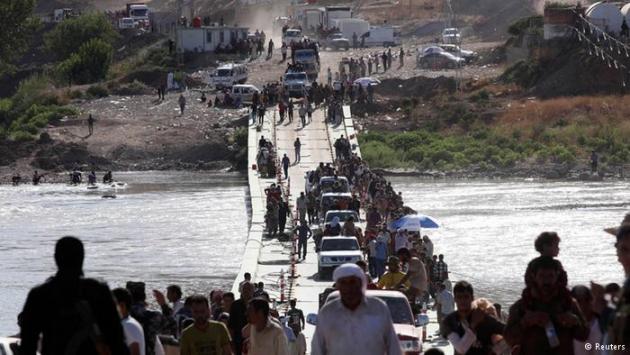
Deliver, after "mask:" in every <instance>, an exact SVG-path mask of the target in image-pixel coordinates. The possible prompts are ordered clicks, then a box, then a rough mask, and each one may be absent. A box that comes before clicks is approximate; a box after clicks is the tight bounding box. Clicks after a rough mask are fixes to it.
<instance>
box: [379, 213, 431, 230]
mask: <svg viewBox="0 0 630 355" xmlns="http://www.w3.org/2000/svg"><path fill="white" fill-rule="evenodd" d="M391 227H392V229H406V230H410V231H418V230H420V229H421V228H427V229H428V228H440V225H439V224H438V223H437V221H435V219H433V218H432V217H429V216H425V215H422V214H409V215H406V216H403V217H401V218H399V219H397V220H395V221H393V222H392V223H391Z"/></svg>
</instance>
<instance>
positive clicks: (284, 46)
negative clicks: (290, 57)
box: [280, 42, 287, 63]
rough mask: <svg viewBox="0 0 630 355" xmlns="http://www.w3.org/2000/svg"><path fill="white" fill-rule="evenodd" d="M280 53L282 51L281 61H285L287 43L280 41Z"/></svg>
mask: <svg viewBox="0 0 630 355" xmlns="http://www.w3.org/2000/svg"><path fill="white" fill-rule="evenodd" d="M280 53H282V62H283V63H284V62H286V61H287V44H286V43H284V42H282V47H280Z"/></svg>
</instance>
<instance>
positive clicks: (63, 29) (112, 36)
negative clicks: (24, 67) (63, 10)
mask: <svg viewBox="0 0 630 355" xmlns="http://www.w3.org/2000/svg"><path fill="white" fill-rule="evenodd" d="M117 38H118V33H116V31H115V30H114V27H112V24H111V23H110V22H109V21H108V19H107V18H106V17H105V15H103V14H99V13H88V14H85V15H82V16H79V17H76V18H71V19H67V20H64V21H63V22H61V23H60V24H58V25H57V26H56V27H55V29H54V30H52V31H51V32H49V33H48V34H47V35H46V38H45V43H46V48H47V49H48V50H49V51H50V52H51V53H54V54H55V55H57V56H58V58H59V59H60V60H65V59H68V58H70V57H71V56H72V55H73V54H74V53H76V52H77V50H78V49H79V48H80V47H81V46H82V45H83V44H84V43H87V42H89V41H90V40H91V39H100V40H102V41H104V42H105V43H107V44H109V45H113V44H114V42H115V41H116V39H117Z"/></svg>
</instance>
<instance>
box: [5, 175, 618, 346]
mask: <svg viewBox="0 0 630 355" xmlns="http://www.w3.org/2000/svg"><path fill="white" fill-rule="evenodd" d="M115 177H116V178H117V179H119V180H121V181H126V182H128V186H127V188H126V189H120V190H118V192H117V196H118V198H117V199H114V200H109V199H102V198H101V194H102V193H103V192H102V191H101V192H95V191H87V190H86V189H85V187H70V186H65V185H41V186H38V187H33V186H30V185H25V186H20V187H17V188H15V187H10V186H0V222H1V223H0V236H1V238H2V241H3V242H2V244H1V245H0V260H1V261H0V262H1V265H2V267H1V268H0V270H1V271H2V272H0V285H2V289H1V291H0V300H1V301H0V335H8V334H11V333H14V332H15V331H16V330H17V326H16V325H15V319H16V315H17V313H18V312H19V310H20V309H21V307H22V305H23V302H24V299H25V297H26V294H27V292H28V290H29V288H30V287H32V286H33V285H35V284H37V283H40V282H42V281H43V280H44V279H45V278H46V277H48V276H50V275H51V274H53V272H54V270H55V267H54V262H53V248H54V243H55V241H56V239H57V238H59V237H60V236H62V235H66V234H72V235H77V236H80V237H81V238H82V239H83V240H84V242H85V246H86V262H85V271H86V275H88V276H90V277H100V278H103V279H105V280H107V281H108V282H109V284H110V286H112V287H118V286H124V283H125V282H126V281H127V280H144V281H145V282H147V290H151V289H154V288H159V289H164V288H165V287H166V285H168V284H170V283H178V284H180V285H182V287H183V288H184V291H185V293H190V292H194V291H203V292H208V291H209V290H211V289H212V288H215V287H216V288H218V287H230V285H231V284H232V282H233V280H234V277H235V276H236V273H237V272H238V268H239V265H240V262H241V259H240V258H241V255H242V253H243V249H244V242H245V239H246V235H247V228H248V223H247V221H248V217H247V208H246V203H247V187H246V180H245V178H243V177H241V176H239V175H230V174H196V173H195V174H193V173H179V172H177V173H176V172H153V173H125V174H115ZM391 181H392V183H393V185H394V187H395V189H396V190H397V191H398V190H399V191H402V192H403V197H404V199H405V201H406V202H407V204H409V205H410V206H411V207H413V208H415V209H416V210H418V211H419V212H421V213H425V214H428V215H430V216H433V217H435V218H437V219H438V220H439V222H440V223H441V224H442V226H443V228H441V229H440V230H438V231H433V232H429V231H428V230H427V232H429V233H430V234H431V236H432V238H433V239H434V243H435V250H436V252H437V253H443V254H445V255H446V259H445V260H446V262H447V263H448V264H449V269H450V270H451V271H452V276H451V277H452V279H453V280H461V279H465V280H468V281H470V282H471V283H472V284H473V286H474V287H475V289H476V293H477V295H478V296H489V297H491V298H492V300H493V301H497V302H500V303H503V304H506V305H509V304H511V303H512V302H514V301H515V300H516V299H517V298H518V296H519V294H520V292H521V289H522V286H523V281H522V280H523V272H524V270H525V266H526V264H527V262H528V261H529V260H530V259H531V258H533V257H535V256H536V252H535V251H534V247H533V241H534V238H535V237H536V235H538V234H539V233H540V232H541V231H545V230H554V231H557V232H558V233H559V234H560V237H561V238H562V242H561V244H560V249H561V250H560V260H561V261H562V263H563V264H564V266H565V268H566V269H567V272H568V276H569V282H570V283H571V284H578V283H587V282H589V281H590V280H595V281H599V282H613V281H614V282H621V281H622V279H623V272H622V269H621V267H620V266H619V264H618V263H617V262H616V257H615V252H614V247H613V239H614V238H613V237H612V236H608V235H607V234H605V233H604V232H603V231H602V229H603V228H604V227H609V226H615V225H617V224H618V223H619V221H620V220H621V219H622V217H623V215H624V213H625V212H626V211H627V209H628V206H629V205H630V190H629V189H628V185H627V183H624V182H610V183H581V182H570V183H569V182H557V183H554V182H535V181H472V182H471V181H467V182H463V181H462V182H459V181H455V182H452V181H451V182H449V181H438V182H433V181H421V180H418V179H414V178H407V177H404V178H403V177H395V178H391Z"/></svg>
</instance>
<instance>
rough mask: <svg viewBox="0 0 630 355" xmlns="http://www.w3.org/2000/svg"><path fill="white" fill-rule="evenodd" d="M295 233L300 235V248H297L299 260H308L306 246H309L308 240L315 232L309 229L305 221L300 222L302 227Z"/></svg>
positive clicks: (296, 229)
mask: <svg viewBox="0 0 630 355" xmlns="http://www.w3.org/2000/svg"><path fill="white" fill-rule="evenodd" d="M293 232H294V233H296V234H297V235H298V247H297V253H298V259H300V258H301V259H302V260H306V244H307V241H308V238H310V237H312V236H313V232H312V231H311V229H310V228H309V227H308V224H307V223H306V221H305V220H302V221H300V225H299V226H298V227H297V228H295V230H294V231H293Z"/></svg>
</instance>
